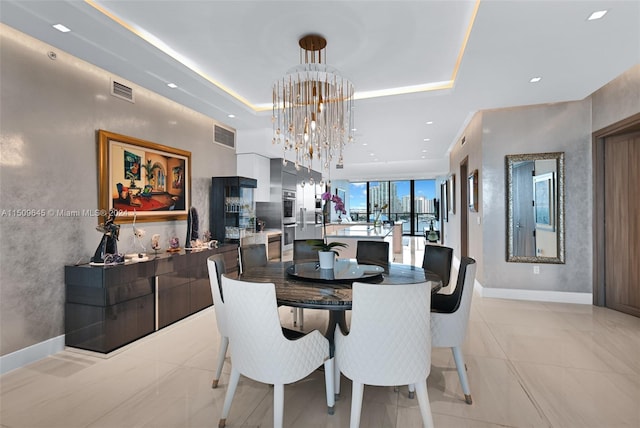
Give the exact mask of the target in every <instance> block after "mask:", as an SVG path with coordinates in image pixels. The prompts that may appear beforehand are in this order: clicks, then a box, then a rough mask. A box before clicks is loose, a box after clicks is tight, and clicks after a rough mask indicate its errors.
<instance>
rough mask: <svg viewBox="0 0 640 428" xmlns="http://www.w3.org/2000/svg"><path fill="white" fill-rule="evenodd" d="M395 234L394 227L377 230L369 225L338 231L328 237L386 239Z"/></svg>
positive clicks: (354, 226) (359, 225)
mask: <svg viewBox="0 0 640 428" xmlns="http://www.w3.org/2000/svg"><path fill="white" fill-rule="evenodd" d="M392 233H393V228H392V227H379V228H375V227H373V225H371V224H369V225H367V224H356V225H353V226H348V227H345V228H344V229H340V230H336V231H335V232H333V233H330V234H328V235H327V237H331V238H386V237H387V236H389V235H391V234H392Z"/></svg>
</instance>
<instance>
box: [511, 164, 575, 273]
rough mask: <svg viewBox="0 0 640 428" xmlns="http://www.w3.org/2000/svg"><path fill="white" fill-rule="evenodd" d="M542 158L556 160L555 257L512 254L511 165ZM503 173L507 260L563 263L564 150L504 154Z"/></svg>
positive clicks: (513, 237)
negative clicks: (556, 234) (556, 243)
mask: <svg viewBox="0 0 640 428" xmlns="http://www.w3.org/2000/svg"><path fill="white" fill-rule="evenodd" d="M544 159H554V160H555V161H556V171H557V179H556V183H557V204H558V207H557V212H556V216H555V220H556V222H557V228H556V230H557V232H558V246H557V255H558V256H557V257H539V256H535V257H530V256H517V255H515V254H514V247H515V236H514V233H513V226H514V219H513V209H514V208H513V192H512V188H513V165H514V163H516V162H523V161H536V160H544ZM505 173H506V189H505V194H506V198H507V201H506V203H507V221H506V228H507V230H506V236H507V262H518V263H559V264H564V263H565V236H564V198H565V196H564V152H552V153H531V154H520V155H506V156H505Z"/></svg>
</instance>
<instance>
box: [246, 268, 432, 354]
mask: <svg viewBox="0 0 640 428" xmlns="http://www.w3.org/2000/svg"><path fill="white" fill-rule="evenodd" d="M239 279H241V280H243V281H251V282H265V283H273V284H275V288H276V299H277V301H278V304H279V305H282V306H292V307H298V308H310V309H325V310H328V311H329V322H328V325H327V329H326V330H325V333H324V336H325V337H326V338H327V339H328V340H329V344H330V345H331V355H333V334H334V331H335V328H336V326H337V325H339V326H340V328H341V330H342V331H343V332H345V333H346V332H348V327H347V323H346V317H345V311H346V310H349V309H351V303H352V294H351V287H352V284H353V283H354V282H369V283H376V284H380V285H384V286H390V287H393V286H401V285H402V284H415V283H419V282H430V283H431V292H432V294H433V293H436V292H437V291H438V290H440V288H441V287H442V281H441V279H440V277H439V276H438V275H437V274H435V273H433V272H430V271H428V270H425V269H423V268H421V267H419V266H412V265H405V264H399V263H389V264H388V265H387V266H386V267H380V266H374V265H363V264H358V262H357V261H356V260H355V259H338V260H336V264H335V267H334V269H320V267H319V264H318V263H317V262H306V263H297V264H296V263H294V262H292V261H288V262H269V263H267V265H265V266H256V267H252V268H250V269H246V270H245V271H243V272H242V273H241V274H240V276H239ZM429 310H430V308H425V311H429ZM380 314H381V316H384V307H381V308H380Z"/></svg>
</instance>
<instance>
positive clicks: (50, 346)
mask: <svg viewBox="0 0 640 428" xmlns="http://www.w3.org/2000/svg"><path fill="white" fill-rule="evenodd" d="M62 350H64V334H63V335H60V336H58V337H53V338H51V339H48V340H45V341H44V342H40V343H36V344H35V345H31V346H28V347H26V348H23V349H20V350H18V351H15V352H12V353H10V354H7V355H3V356H2V357H0V375H2V374H5V373H8V372H10V371H11V370H15V369H18V368H20V367H24V366H26V365H27V364H31V363H33V362H35V361H38V360H41V359H42V358H45V357H48V356H49V355H53V354H55V353H57V352H60V351H62Z"/></svg>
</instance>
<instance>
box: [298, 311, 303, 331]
mask: <svg viewBox="0 0 640 428" xmlns="http://www.w3.org/2000/svg"><path fill="white" fill-rule="evenodd" d="M298 318H300V329H303V328H304V310H303V309H302V308H298Z"/></svg>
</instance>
